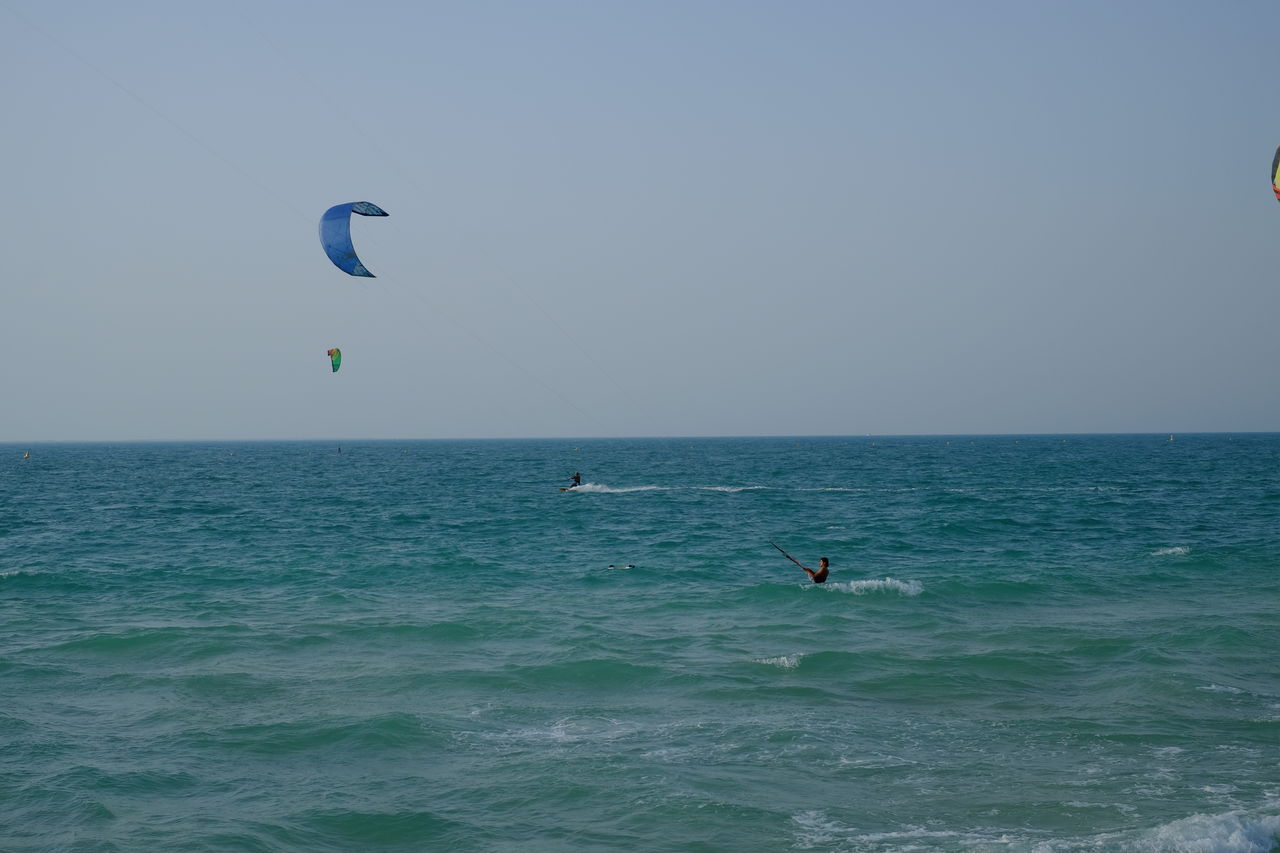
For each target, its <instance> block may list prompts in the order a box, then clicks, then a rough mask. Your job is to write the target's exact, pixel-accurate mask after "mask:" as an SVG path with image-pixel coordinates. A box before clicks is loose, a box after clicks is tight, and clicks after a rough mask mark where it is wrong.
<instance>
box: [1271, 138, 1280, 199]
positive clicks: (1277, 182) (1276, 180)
mask: <svg viewBox="0 0 1280 853" xmlns="http://www.w3.org/2000/svg"><path fill="white" fill-rule="evenodd" d="M1271 189H1273V190H1275V193H1276V201H1280V148H1277V149H1276V156H1274V157H1272V158H1271Z"/></svg>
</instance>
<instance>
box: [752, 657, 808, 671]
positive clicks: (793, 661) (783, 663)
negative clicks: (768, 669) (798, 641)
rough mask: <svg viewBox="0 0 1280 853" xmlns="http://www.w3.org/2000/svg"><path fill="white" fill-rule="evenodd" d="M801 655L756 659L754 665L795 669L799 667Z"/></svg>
mask: <svg viewBox="0 0 1280 853" xmlns="http://www.w3.org/2000/svg"><path fill="white" fill-rule="evenodd" d="M802 657H804V655H803V654H794V655H781V656H779V657H776V658H756V663H763V664H767V665H769V666H776V667H778V668H779V669H795V668H796V667H798V666H799V665H800V659H801V658H802Z"/></svg>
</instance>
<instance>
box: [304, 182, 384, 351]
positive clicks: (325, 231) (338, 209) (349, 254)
mask: <svg viewBox="0 0 1280 853" xmlns="http://www.w3.org/2000/svg"><path fill="white" fill-rule="evenodd" d="M353 213H358V214H360V215H361V216H388V215H389V214H388V213H387V212H386V211H385V210H383V209H382V208H380V207H378V206H377V205H376V204H373V203H372V202H368V201H352V202H348V203H347V204H335V205H334V206H333V207H331V208H329V209H328V210H326V211H325V212H324V216H322V217H320V245H322V246H324V253H325V254H326V255H328V256H329V260H331V261H333V264H334V266H336V267H337V268H338V269H340V270H342V271H343V272H344V273H346V274H347V275H362V276H366V277H368V278H374V275H373V273H371V272H369V270H367V269H366V268H365V265H364V264H362V263H360V259H359V258H357V257H356V247H355V246H353V245H352V244H351V214H353ZM334 370H337V368H336V367H335V368H334Z"/></svg>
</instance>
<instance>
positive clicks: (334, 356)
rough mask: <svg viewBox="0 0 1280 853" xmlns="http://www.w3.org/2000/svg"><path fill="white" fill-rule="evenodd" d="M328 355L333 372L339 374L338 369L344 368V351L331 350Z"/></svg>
mask: <svg viewBox="0 0 1280 853" xmlns="http://www.w3.org/2000/svg"><path fill="white" fill-rule="evenodd" d="M327 355H328V356H329V363H330V364H332V365H333V372H334V373H337V372H338V368H339V367H342V350H340V349H338V348H337V347H334V348H333V349H331V350H329V352H328V353H327Z"/></svg>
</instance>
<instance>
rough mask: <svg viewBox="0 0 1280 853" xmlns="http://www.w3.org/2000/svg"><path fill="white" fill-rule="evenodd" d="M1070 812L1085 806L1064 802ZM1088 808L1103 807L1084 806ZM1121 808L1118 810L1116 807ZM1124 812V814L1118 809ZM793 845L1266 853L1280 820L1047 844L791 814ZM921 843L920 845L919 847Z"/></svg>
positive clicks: (1235, 819) (1187, 823)
mask: <svg viewBox="0 0 1280 853" xmlns="http://www.w3.org/2000/svg"><path fill="white" fill-rule="evenodd" d="M1064 805H1067V806H1072V807H1077V808H1078V807H1080V806H1081V805H1086V804H1073V803H1064ZM1087 805H1088V806H1090V807H1094V806H1101V805H1105V804H1097V803H1089V804H1087ZM1119 807H1120V806H1117V808H1119ZM1122 810H1123V809H1122ZM791 820H792V823H793V824H794V827H795V828H794V832H793V839H794V842H793V843H794V846H795V847H796V848H797V849H800V850H813V849H823V850H827V849H838V850H847V851H857V853H863V851H865V852H866V853H871V851H876V852H877V853H880V852H881V851H891V850H904V851H905V850H936V851H951V850H955V851H961V850H972V849H974V848H975V847H976V848H979V849H983V850H993V851H994V850H1007V851H1027V853H1067V851H1077V850H1079V851H1084V850H1112V851H1116V853H1182V852H1183V851H1185V853H1271V851H1275V850H1276V849H1277V847H1280V815H1251V814H1248V813H1246V812H1243V811H1233V812H1227V813H1225V814H1216V815H1204V814H1197V815H1192V816H1191V817H1188V818H1183V819H1182V820H1176V821H1173V822H1171V823H1167V824H1164V825H1162V826H1157V827H1154V828H1149V829H1137V830H1129V831H1125V832H1106V833H1099V834H1097V835H1093V836H1077V837H1068V838H1054V839H1050V840H1046V839H1045V838H1044V837H1043V836H1042V835H1034V836H1027V835H1023V834H1022V833H1019V832H1018V831H1016V830H1009V829H1003V828H999V827H974V828H972V829H957V830H947V829H926V828H924V827H921V826H910V825H908V826H902V827H899V828H896V829H884V830H881V831H878V832H877V831H873V832H868V831H866V830H863V829H860V828H857V827H852V826H849V825H848V824H845V823H842V822H841V821H839V820H835V819H834V818H831V817H829V816H827V815H826V814H825V813H823V812H821V811H815V810H809V811H803V812H799V813H797V814H794V815H792V818H791ZM922 843H923V844H924V845H925V846H921V845H922Z"/></svg>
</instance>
